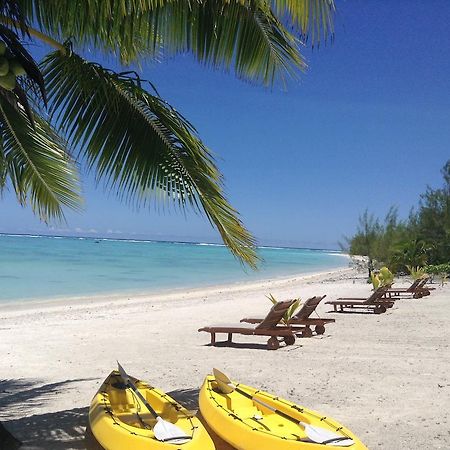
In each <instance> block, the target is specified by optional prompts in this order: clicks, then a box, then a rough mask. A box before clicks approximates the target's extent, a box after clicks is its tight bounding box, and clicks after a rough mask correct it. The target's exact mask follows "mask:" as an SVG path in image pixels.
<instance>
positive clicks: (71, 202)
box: [0, 97, 80, 221]
mask: <svg viewBox="0 0 450 450" xmlns="http://www.w3.org/2000/svg"><path fill="white" fill-rule="evenodd" d="M34 116H35V117H34V122H35V125H34V127H33V126H32V125H31V122H30V121H29V119H28V118H27V116H26V115H25V113H24V112H23V111H22V110H20V109H19V110H17V109H15V108H14V107H13V106H12V105H11V104H10V103H9V102H8V101H6V100H5V99H4V98H2V97H0V135H1V144H2V145H1V147H0V174H1V172H3V176H4V178H6V176H7V177H8V178H9V180H10V181H11V184H12V186H13V188H14V190H15V192H16V195H17V197H18V199H19V202H20V203H21V204H22V205H25V204H27V203H30V205H31V207H32V209H33V211H34V212H35V213H36V214H37V215H39V217H40V218H41V219H42V220H44V221H48V220H50V219H63V218H64V212H63V206H66V207H69V208H72V209H77V208H78V207H79V205H80V197H79V186H78V182H77V171H76V167H75V165H74V163H73V162H72V161H71V159H70V158H69V157H68V155H67V153H66V151H65V147H64V142H63V141H62V140H61V138H60V137H59V136H58V135H57V134H56V132H55V131H54V130H53V129H52V128H51V127H50V125H49V124H48V123H47V122H46V121H45V120H44V119H42V118H41V117H39V116H38V115H37V114H36V113H35V114H34Z"/></svg>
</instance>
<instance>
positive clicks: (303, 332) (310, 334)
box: [302, 327, 313, 338]
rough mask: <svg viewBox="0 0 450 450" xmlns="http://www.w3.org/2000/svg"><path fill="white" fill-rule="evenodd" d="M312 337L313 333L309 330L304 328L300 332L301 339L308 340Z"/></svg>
mask: <svg viewBox="0 0 450 450" xmlns="http://www.w3.org/2000/svg"><path fill="white" fill-rule="evenodd" d="M312 335H313V332H312V330H311V328H309V327H306V328H304V329H303V330H302V337H305V338H308V337H311V336H312Z"/></svg>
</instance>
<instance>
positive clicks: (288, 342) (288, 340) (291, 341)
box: [283, 335, 295, 345]
mask: <svg viewBox="0 0 450 450" xmlns="http://www.w3.org/2000/svg"><path fill="white" fill-rule="evenodd" d="M283 340H284V343H285V344H286V345H294V344H295V336H294V335H292V336H285V337H284V338H283Z"/></svg>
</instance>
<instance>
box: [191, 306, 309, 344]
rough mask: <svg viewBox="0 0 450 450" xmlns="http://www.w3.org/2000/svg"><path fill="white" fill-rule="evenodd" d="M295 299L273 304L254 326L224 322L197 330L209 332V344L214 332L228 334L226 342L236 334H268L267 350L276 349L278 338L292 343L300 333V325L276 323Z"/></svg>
mask: <svg viewBox="0 0 450 450" xmlns="http://www.w3.org/2000/svg"><path fill="white" fill-rule="evenodd" d="M294 301H295V300H288V301H285V302H278V303H277V304H275V305H273V306H272V308H271V309H270V311H269V314H267V316H266V317H265V318H264V320H263V321H262V322H260V323H259V324H258V325H256V326H254V325H252V324H249V323H248V324H245V323H240V324H231V325H228V324H224V325H213V326H209V327H203V328H200V329H199V330H198V331H206V332H207V333H210V334H211V345H214V344H215V343H216V334H217V333H225V334H228V339H227V341H226V342H232V340H231V339H232V336H233V334H234V333H236V334H245V335H251V336H270V337H269V340H268V341H267V348H268V349H269V350H276V349H277V348H279V346H280V343H279V341H278V338H279V337H280V338H283V340H284V342H285V343H286V345H292V344H294V342H295V335H296V333H301V332H302V330H303V329H302V328H301V327H293V326H281V325H278V324H279V323H280V321H281V319H282V318H283V316H284V314H285V313H286V311H287V310H288V309H289V307H290V306H291V305H292V304H293V303H294Z"/></svg>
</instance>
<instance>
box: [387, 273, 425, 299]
mask: <svg viewBox="0 0 450 450" xmlns="http://www.w3.org/2000/svg"><path fill="white" fill-rule="evenodd" d="M428 280H429V277H425V278H418V279H417V280H415V281H414V282H413V283H412V284H411V286H409V287H407V288H389V289H388V290H387V291H386V295H385V297H390V298H394V299H395V298H407V297H412V298H422V297H425V296H427V295H430V289H433V288H430V287H428V286H425V285H426V284H427V282H428Z"/></svg>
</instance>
